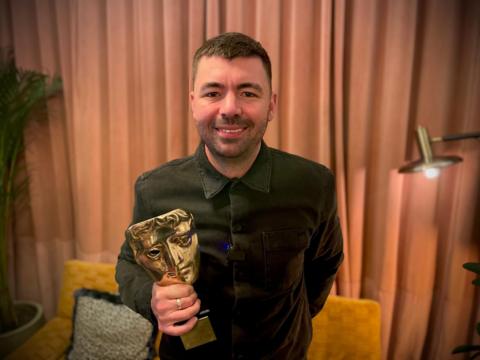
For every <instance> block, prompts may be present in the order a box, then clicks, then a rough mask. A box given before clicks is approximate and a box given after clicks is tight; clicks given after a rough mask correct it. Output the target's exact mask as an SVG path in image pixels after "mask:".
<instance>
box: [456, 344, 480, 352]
mask: <svg viewBox="0 0 480 360" xmlns="http://www.w3.org/2000/svg"><path fill="white" fill-rule="evenodd" d="M474 350H480V345H460V346H457V347H456V348H455V349H453V350H452V354H460V353H464V352H469V351H474Z"/></svg>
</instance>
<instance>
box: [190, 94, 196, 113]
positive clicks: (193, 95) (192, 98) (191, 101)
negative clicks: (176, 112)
mask: <svg viewBox="0 0 480 360" xmlns="http://www.w3.org/2000/svg"><path fill="white" fill-rule="evenodd" d="M189 98H190V111H191V112H192V113H193V100H194V99H195V94H194V92H193V90H192V91H190V96H189Z"/></svg>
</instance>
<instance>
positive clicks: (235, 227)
mask: <svg viewBox="0 0 480 360" xmlns="http://www.w3.org/2000/svg"><path fill="white" fill-rule="evenodd" d="M242 230H243V226H242V225H241V224H235V225H233V226H232V232H234V233H238V232H242Z"/></svg>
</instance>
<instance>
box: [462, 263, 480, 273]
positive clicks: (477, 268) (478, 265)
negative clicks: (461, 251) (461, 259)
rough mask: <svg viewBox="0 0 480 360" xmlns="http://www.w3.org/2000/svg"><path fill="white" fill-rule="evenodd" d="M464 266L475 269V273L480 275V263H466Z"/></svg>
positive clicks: (470, 269) (471, 269)
mask: <svg viewBox="0 0 480 360" xmlns="http://www.w3.org/2000/svg"><path fill="white" fill-rule="evenodd" d="M463 267H464V268H465V269H467V270H469V271H473V272H474V273H475V274H478V275H480V263H465V264H463Z"/></svg>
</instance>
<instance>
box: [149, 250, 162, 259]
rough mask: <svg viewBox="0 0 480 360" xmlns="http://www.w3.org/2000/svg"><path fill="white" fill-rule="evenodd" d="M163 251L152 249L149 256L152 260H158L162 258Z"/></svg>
mask: <svg viewBox="0 0 480 360" xmlns="http://www.w3.org/2000/svg"><path fill="white" fill-rule="evenodd" d="M160 254H161V251H160V250H159V249H150V250H148V252H147V256H148V257H149V258H151V259H158V258H159V257H160Z"/></svg>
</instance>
